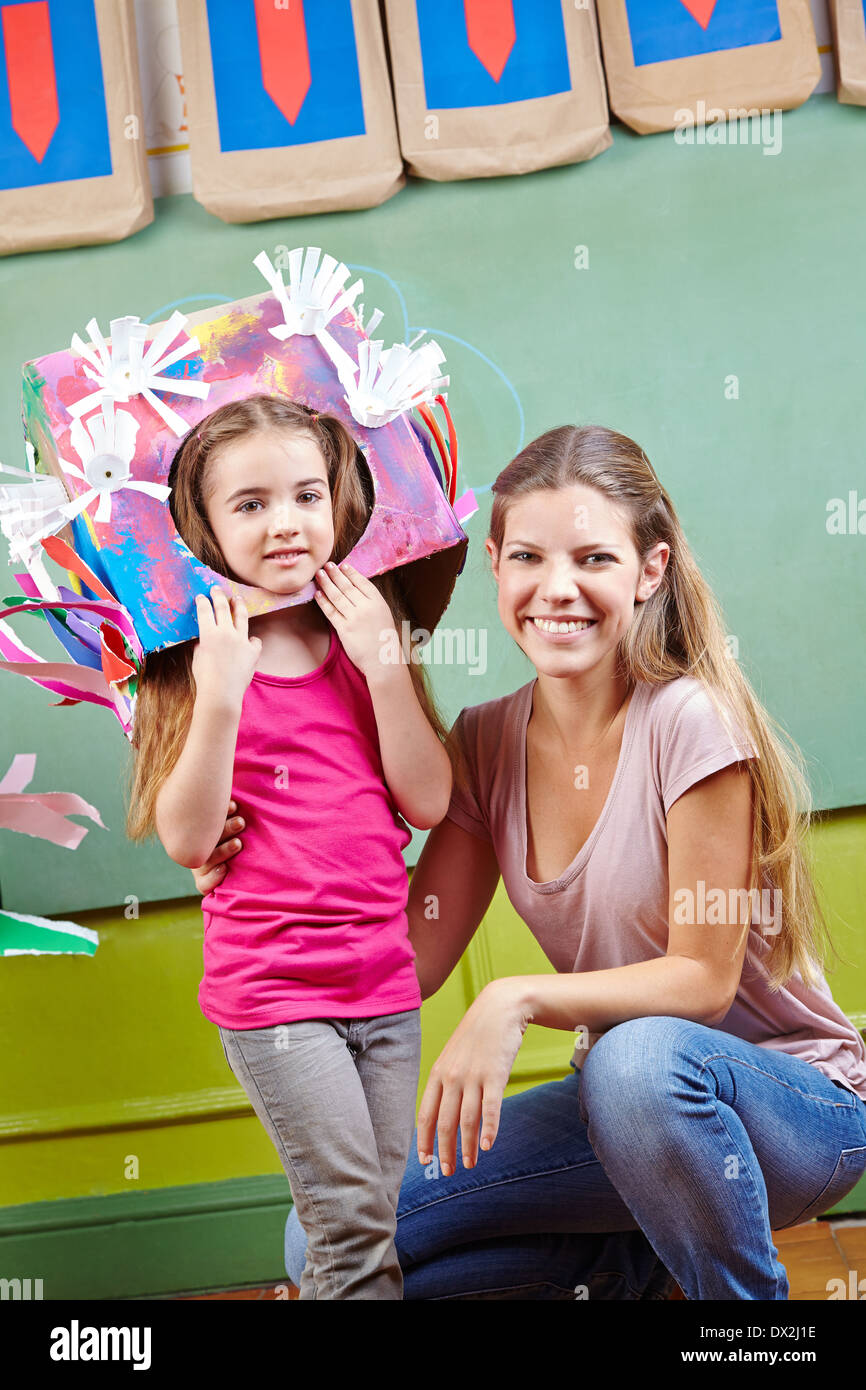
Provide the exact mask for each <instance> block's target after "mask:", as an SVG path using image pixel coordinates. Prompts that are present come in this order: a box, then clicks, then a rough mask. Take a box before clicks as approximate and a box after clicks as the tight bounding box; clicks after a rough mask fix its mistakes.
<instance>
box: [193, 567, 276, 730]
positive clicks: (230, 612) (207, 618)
mask: <svg viewBox="0 0 866 1390" xmlns="http://www.w3.org/2000/svg"><path fill="white" fill-rule="evenodd" d="M211 602H212V603H213V610H211ZM195 610H196V616H197V617H198V630H199V640H198V641H197V642H196V644H195V647H194V649H193V654H192V674H193V677H194V679H195V684H196V692H197V693H198V692H199V691H206V692H207V693H208V695H216V696H218V697H219V699H220V700H225V702H226V703H227V704H229V705H230V706H232V707H233V708H234V707H235V706H238V707H239V706H240V705H241V704H242V703H243V698H244V694H245V692H246V689H247V687H248V685H249V683H250V681H251V680H252V678H253V672H254V671H255V669H256V663H257V662H258V659H259V656H260V655H261V650H262V639H261V638H260V637H250V635H249V615H248V613H247V606H246V604H245V603H244V601H243V599H242V598H241V597H240V596H238V597H237V598H232V599H231V600H229V599H228V598H227V597H226V595H225V594H224V593H223V591H222V589H220V588H219V587H218V586H217V585H214V587H213V588H212V589H211V591H210V601H209V600H208V598H207V596H206V595H205V594H196V596H195Z"/></svg>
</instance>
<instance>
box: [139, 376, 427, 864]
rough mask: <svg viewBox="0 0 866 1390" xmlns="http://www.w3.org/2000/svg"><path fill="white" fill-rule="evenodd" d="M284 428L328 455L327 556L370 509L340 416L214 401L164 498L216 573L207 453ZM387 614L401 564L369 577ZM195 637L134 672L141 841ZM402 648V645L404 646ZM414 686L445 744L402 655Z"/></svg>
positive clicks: (352, 535) (183, 729) (255, 399)
mask: <svg viewBox="0 0 866 1390" xmlns="http://www.w3.org/2000/svg"><path fill="white" fill-rule="evenodd" d="M274 429H280V430H288V431H290V432H291V433H292V435H293V436H294V437H295V438H304V439H310V440H312V441H313V442H314V443H315V444H317V445H318V446H319V448H320V449H321V450H322V453H323V455H324V458H325V463H326V466H327V472H328V483H329V485H330V491H331V506H332V510H333V517H334V549H333V552H332V554H331V559H332V560H334V561H335V562H336V563H337V564H339V563H340V561H341V560H344V559H345V558H346V556H347V555H348V554H349V552H350V551H351V550H352V549H353V547H354V546H355V544H356V543H357V541H358V540H359V539H360V537H361V536H362V535H363V532H364V529H365V527H366V525H367V522H368V520H369V517H370V513H371V511H372V508H373V500H374V495H373V483H372V479H371V477H370V474H369V471H368V469H367V464H366V461H365V460H364V457H363V455H362V454H361V451H360V450H359V448H358V445H357V444H356V442H355V440H354V439H353V438H352V436H351V434H350V433H349V431H348V430H347V429H346V427H345V425H343V423H342V422H341V421H340V420H338V419H337V418H336V416H333V415H327V414H325V415H315V414H314V412H313V411H312V410H310V409H309V408H308V407H307V406H305V405H301V404H300V403H298V402H295V401H290V400H287V399H284V398H281V397H277V396H267V395H258V396H250V397H248V398H247V399H246V400H241V401H233V402H231V403H230V404H228V405H224V406H221V407H220V408H219V409H218V410H215V411H214V412H213V414H211V415H209V416H208V417H207V418H206V419H205V420H203V421H202V422H201V423H200V424H198V425H196V426H195V428H194V429H192V430H190V431H189V433H188V434H187V435H186V436H185V437H184V439H183V440H182V442H181V444H180V447H179V448H178V451H177V453H176V454H175V457H174V462H173V463H172V467H171V471H170V473H169V486H170V487H171V488H172V494H171V498H170V501H169V505H170V507H171V513H172V517H173V519H174V523H175V526H176V527H177V530H178V532H179V534H180V536H181V537H182V539H183V540H184V542H185V543H186V545H187V546H188V548H189V549H190V550H191V551H192V552H193V554H194V555H196V556H197V557H198V559H200V560H202V561H203V562H204V563H205V564H206V565H208V566H209V567H210V568H211V569H212V570H214V571H215V572H216V573H217V574H222V575H225V576H226V577H227V578H235V576H233V575H231V574H230V573H229V571H228V568H227V566H226V563H225V560H224V559H223V555H222V552H221V550H220V548H219V546H218V544H217V541H216V538H215V536H214V534H213V531H212V530H211V527H210V524H209V523H208V520H207V512H206V508H205V504H206V501H207V496H208V469H207V465H208V460H209V459H210V457H211V456H212V455H213V453H214V451H215V450H216V449H218V448H221V447H223V446H224V445H226V444H229V443H231V442H232V441H233V440H236V439H242V438H244V437H245V436H246V435H248V434H250V433H253V432H255V431H261V430H274ZM371 583H372V584H375V586H376V588H377V589H378V590H379V592H380V593H381V594H382V596H383V598H384V599H385V601H386V603H387V604H388V607H389V608H390V610H391V613H392V615H393V618H394V622H395V625H396V627H397V631H398V632H399V633H403V632H404V631H406V629H404V628H403V627H402V626H401V624H402V622H403V621H404V620H408V622H409V624H410V627H411V624H412V618H413V615H412V614H411V613H410V612H409V611H408V608H407V604H406V599H405V595H404V592H403V586H402V584H401V579H400V573H399V571H392V572H391V573H389V574H382V575H376V576H375V577H374V578H373V579H372V580H371ZM194 645H195V644H194V643H193V642H191V641H190V642H182V643H180V644H178V645H176V646H173V647H168V648H167V649H166V650H165V651H160V652H152V653H151V654H150V655H149V656H147V658H146V659H145V662H144V666H143V670H142V672H141V674H140V677H139V682H138V687H137V692H136V699H135V707H134V717H133V727H132V738H131V743H132V750H133V756H132V764H131V776H130V778H129V779H128V782H127V796H128V806H129V809H128V812H127V821H126V833H127V835H128V836H129V838H130V839H132V840H143V839H145V838H147V837H148V836H151V835H154V834H155V833H156V820H155V808H156V799H157V796H158V794H159V790H160V787H161V786H162V785H163V783H164V782H165V780H166V778H167V777H168V775H169V773H170V772H171V770H172V768H173V767H174V766H175V764H176V763H177V760H178V758H179V757H180V755H181V752H182V751H183V746H184V743H185V742H186V736H187V731H188V729H189V725H190V720H191V719H192V712H193V706H194V705H195V679H194V677H193V674H192V655H193V647H194ZM407 655H408V653H407ZM409 672H410V675H411V678H412V685H413V688H414V690H415V694H416V696H417V698H418V701H419V703H420V705H421V708H422V709H423V710H424V713H425V714H426V716H427V719H428V720H429V722H430V724H431V726H432V728H433V729H434V731H435V732H436V734H437V736H438V737H439V738H440V740H442V742H443V743H445V744H446V747H449V745H448V743H447V738H448V734H447V728H446V726H445V724H444V722H443V719H442V716H441V714H440V712H439V710H438V708H437V706H436V703H435V700H434V698H433V696H432V694H431V692H430V689H429V687H428V683H427V674H426V671H425V669H424V667H423V665H420V664H419V663H418V662H417V661H414V660H410V661H409Z"/></svg>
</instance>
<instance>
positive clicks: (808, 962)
mask: <svg viewBox="0 0 866 1390" xmlns="http://www.w3.org/2000/svg"><path fill="white" fill-rule="evenodd" d="M574 483H578V484H582V485H583V486H585V487H592V488H595V489H596V491H597V492H600V493H602V494H603V495H604V496H605V497H606V498H607V499H608V500H609V501H610V502H611V503H613V504H614V505H615V506H617V507H618V508H619V509H620V510H621V511H622V512H623V513H624V515H625V516H626V517H627V518H628V520H629V524H630V529H631V535H632V540H633V542H634V546H635V549H636V550H637V552H638V555H639V557H640V561H641V564H643V562H644V561H645V559H646V557H647V556H648V554H649V552H650V550H651V549H652V547H653V546H654V545H656V544H657V543H658V542H659V541H665V542H666V543H667V545H668V546H669V547H670V556H669V559H668V563H667V567H666V569H665V572H664V578H663V579H662V582H661V584H660V585H659V587H658V588H657V589H656V591H655V593H654V594H653V595H652V597H651V598H649V599H647V600H646V601H645V602H644V603H641V604H638V605H637V607H636V609H635V615H634V619H633V621H632V622H631V625H630V627H629V630H628V632H627V633H626V635H625V636H624V637H623V639H622V641H621V642H620V644H619V647H618V651H617V655H618V660H619V668H618V669H619V670H620V672H621V673H622V674H623V675H624V676H625V678H626V680H627V681H628V683H629V685H632V684H633V683H634V682H637V681H647V682H648V683H649V684H651V685H661V684H664V683H665V682H667V681H672V680H676V679H677V677H679V676H692V677H694V678H695V679H697V680H699V681H701V682H702V683H703V684H704V686H705V687H706V689H707V691H708V693H709V695H710V697H711V698H712V699H713V703H714V704H715V706H716V708H717V709H718V711H719V714H720V716H721V718H722V719H723V721H724V723H725V725H726V726H727V727H729V728H730V717H729V712H734V714H735V718H736V720H737V721H738V722H739V724H740V726H741V727H742V728H743V730H744V732H745V733H746V734H747V736H748V737H749V739H750V740H751V742H752V744H753V745H754V747H755V748H756V749H757V751H758V753H759V755H760V756H759V757H758V758H757V759H755V758H750V759H749V760H748V761H747V762H746V767H747V768H748V771H749V775H750V777H751V781H752V788H753V800H752V804H753V810H754V817H753V834H752V864H751V873H752V877H751V884H750V886H751V887H753V888H754V887H761V886H767V885H768V884H769V885H771V886H773V887H775V888H777V889H779V890H780V892H781V903H782V928H781V931H780V932H779V933H778V935H776V936H775V937H773V939H772V942H771V945H770V948H769V951H768V952H767V954H766V965H767V970H768V974H769V984H770V987H771V988H773V989H779V988H781V986H782V985H784V984H786V983H787V981H788V980H789V979H790V977H791V975H792V974H793V973H794V972H795V971H797V970H799V972H800V975H801V978H802V979H803V981H804V983H805V984H807V985H815V984H817V983H818V982H819V979H820V972H821V969H822V963H823V959H824V955H825V950H826V947H828V946H829V947H832V943H831V942H830V939H829V933H828V930H827V923H826V920H825V917H824V914H823V912H822V910H821V905H820V902H819V901H818V896H817V893H816V890H815V884H814V879H813V875H812V867H811V863H810V860H809V856H808V849H807V842H806V832H807V830H808V827H809V811H810V805H811V794H810V788H809V782H808V778H807V775H806V768H805V763H804V760H803V757H802V754H801V753H800V751H799V749H798V748H797V746H796V744H795V743H794V742H793V740H792V739H791V738H790V736H789V735H788V734H787V732H786V731H785V730H784V729H783V728H782V727H781V726H780V725H779V724H777V723H776V721H775V720H773V719H772V718H771V716H770V715H769V714H768V713H767V711H766V710H765V709H764V708H763V706H762V705H761V704H760V702H759V701H758V699H757V696H756V695H755V693H754V691H753V690H752V688H751V686H750V685H749V682H748V680H747V679H746V677H745V676H744V674H743V672H742V670H741V669H740V666H739V663H738V662H737V661H735V660H734V659H733V658H732V657H731V656H730V654H729V651H728V647H727V644H726V639H725V628H724V623H723V618H722V613H721V609H720V607H719V605H718V602H717V601H716V599H715V597H714V595H713V594H712V592H711V590H710V588H709V586H708V585H707V583H706V581H705V579H704V577H703V575H702V574H701V572H700V569H699V568H698V565H697V563H696V561H695V559H694V556H693V555H692V552H691V550H690V549H689V546H688V543H687V541H686V538H685V536H684V534H683V532H682V529H681V527H680V523H679V521H678V519H677V515H676V512H675V511H674V507H673V503H672V502H671V500H670V498H669V497H668V495H667V493H666V492H665V490H664V488H663V487H662V485H661V483H660V482H659V480H658V478H657V477H656V474H655V472H654V470H653V467H652V465H651V464H650V462H649V459H648V458H647V457H646V455H645V453H644V452H643V450H642V449H641V448H640V447H639V445H637V444H635V442H634V440H632V439H629V438H628V437H627V436H626V435H623V434H618V433H617V432H616V431H615V430H610V429H605V428H604V427H602V426H598V425H585V426H580V427H578V426H573V425H563V426H562V427H561V428H559V429H553V430H549V431H548V432H547V433H546V434H543V435H541V436H540V438H538V439H536V440H534V441H533V442H532V443H531V444H528V445H527V446H526V448H525V449H523V450H522V451H521V453H519V454H518V455H517V457H516V458H515V459H513V460H512V462H511V463H510V464H509V465H508V466H507V468H505V469H503V471H502V472H501V473H500V474H499V477H498V478H497V479H496V482H495V483H494V484H493V493H494V500H493V508H492V512H491V517H490V532H489V535H490V539H491V540H492V541H493V544H494V545H495V546H496V550H497V554H498V553H500V552H501V550H502V543H503V539H504V536H505V520H506V517H507V515H508V511H509V508H510V507H511V506H512V504H513V503H514V502H515V501H517V500H518V499H519V498H521V497H525V496H526V495H527V494H529V493H533V492H537V491H539V489H544V488H550V489H557V488H565V487H569V486H571V485H572V484H574ZM786 745H787V746H786ZM749 926H750V922H749V919H748V917H747V920H746V922H745V924H744V928H743V931H744V933H745V932H747V931H748V930H749ZM740 940H742V936H741V938H740ZM833 949H835V948H833Z"/></svg>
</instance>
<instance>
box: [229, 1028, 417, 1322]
mask: <svg viewBox="0 0 866 1390" xmlns="http://www.w3.org/2000/svg"><path fill="white" fill-rule="evenodd" d="M219 1035H220V1039H221V1040H222V1045H223V1051H224V1053H225V1056H226V1061H227V1062H228V1064H229V1067H230V1068H231V1070H232V1072H233V1073H234V1075H235V1077H236V1078H237V1080H238V1081H239V1082H240V1084H241V1086H243V1088H244V1090H245V1091H246V1093H247V1095H248V1096H249V1099H250V1103H251V1104H252V1107H253V1109H254V1110H255V1112H256V1114H257V1115H258V1117H259V1119H260V1120H261V1122H262V1124H263V1125H264V1127H265V1129H266V1130H267V1132H268V1134H269V1135H270V1136H271V1139H272V1140H273V1143H274V1147H275V1148H276V1151H277V1153H278V1154H279V1156H280V1161H281V1163H282V1165H283V1168H284V1169H285V1171H286V1177H287V1178H288V1180H289V1186H290V1188H291V1191H292V1200H293V1201H294V1204H295V1208H296V1210H297V1213H298V1220H299V1221H300V1223H301V1226H302V1227H303V1229H304V1232H305V1234H306V1236H307V1256H306V1263H305V1265H304V1272H303V1276H302V1278H301V1286H300V1295H299V1296H300V1298H302V1299H314V1298H335V1299H402V1297H403V1276H402V1273H401V1270H400V1264H399V1261H398V1259H397V1251H396V1249H395V1246H394V1235H395V1232H396V1229H397V1201H398V1198H399V1195H400V1183H401V1181H402V1178H403V1173H404V1171H405V1168H406V1160H407V1158H408V1155H409V1145H410V1143H411V1142H412V1134H413V1131H414V1128H415V1097H416V1094H417V1088H418V1072H419V1066H420V1059H421V1015H420V1010H418V1009H410V1010H409V1011H408V1012H406V1013H398V1014H385V1015H383V1016H382V1017H381V1018H314V1019H303V1020H300V1021H298V1022H293V1023H282V1024H276V1025H275V1026H274V1027H272V1028H240V1029H234V1028H220V1029H219Z"/></svg>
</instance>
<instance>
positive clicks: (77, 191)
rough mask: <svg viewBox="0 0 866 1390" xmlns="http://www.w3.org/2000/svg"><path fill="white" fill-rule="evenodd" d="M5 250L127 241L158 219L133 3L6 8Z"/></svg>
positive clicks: (1, 153)
mask: <svg viewBox="0 0 866 1390" xmlns="http://www.w3.org/2000/svg"><path fill="white" fill-rule="evenodd" d="M0 62H2V63H3V64H4V66H5V68H6V76H7V80H8V88H9V106H8V109H7V110H4V112H3V114H2V117H0V121H2V126H0V252H2V253H3V254H8V253H9V252H10V251H45V250H49V249H51V248H53V247H60V246H87V245H90V244H92V243H96V242H106V241H119V240H120V239H121V238H122V237H127V236H130V235H131V234H132V233H133V232H137V231H138V230H139V228H141V227H145V226H147V224H148V223H149V222H152V221H153V198H152V197H151V192H150V176H149V173H148V168H147V153H146V148H145V139H144V122H143V120H142V111H141V91H140V88H139V79H138V52H137V47H136V41H135V17H134V14H133V8H132V0H52V3H51V4H50V5H49V6H48V7H47V8H43V7H38V8H37V7H35V6H23V5H22V6H17V5H5V6H4V7H3V25H2V28H0Z"/></svg>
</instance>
